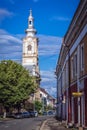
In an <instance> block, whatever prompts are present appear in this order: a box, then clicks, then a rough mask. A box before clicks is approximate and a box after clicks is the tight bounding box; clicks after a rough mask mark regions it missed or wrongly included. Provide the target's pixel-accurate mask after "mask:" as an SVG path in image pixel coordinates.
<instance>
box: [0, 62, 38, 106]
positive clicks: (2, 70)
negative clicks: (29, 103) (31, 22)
mask: <svg viewBox="0 0 87 130" xmlns="http://www.w3.org/2000/svg"><path fill="white" fill-rule="evenodd" d="M35 81H36V80H35V78H34V77H31V76H29V71H27V70H26V69H25V68H24V67H23V66H22V65H20V64H18V63H16V62H14V61H11V60H7V61H6V60H4V61H1V62H0V103H2V104H3V106H4V107H10V106H16V105H18V104H20V103H22V102H23V101H24V100H26V99H28V98H29V95H30V94H31V93H32V92H34V91H35V88H36V87H37V84H36V82H35Z"/></svg>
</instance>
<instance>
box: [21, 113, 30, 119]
mask: <svg viewBox="0 0 87 130" xmlns="http://www.w3.org/2000/svg"><path fill="white" fill-rule="evenodd" d="M22 117H23V118H29V117H30V113H29V112H27V111H26V112H22Z"/></svg>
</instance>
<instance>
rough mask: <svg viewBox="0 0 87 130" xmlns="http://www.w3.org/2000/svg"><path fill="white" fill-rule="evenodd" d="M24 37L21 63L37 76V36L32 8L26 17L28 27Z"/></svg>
mask: <svg viewBox="0 0 87 130" xmlns="http://www.w3.org/2000/svg"><path fill="white" fill-rule="evenodd" d="M25 32H26V37H25V38H23V56H22V65H23V66H24V67H25V68H26V69H27V70H29V73H30V74H31V75H33V76H36V77H39V76H40V74H39V65H38V38H37V37H36V36H35V34H36V29H34V18H33V16H32V10H30V15H29V18H28V29H26V31H25Z"/></svg>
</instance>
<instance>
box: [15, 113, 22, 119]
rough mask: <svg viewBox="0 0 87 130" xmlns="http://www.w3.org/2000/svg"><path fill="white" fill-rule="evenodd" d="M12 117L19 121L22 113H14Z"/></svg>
mask: <svg viewBox="0 0 87 130" xmlns="http://www.w3.org/2000/svg"><path fill="white" fill-rule="evenodd" d="M13 117H14V118H16V119H21V118H23V114H22V112H18V113H15V114H14V116H13Z"/></svg>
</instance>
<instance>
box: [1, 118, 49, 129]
mask: <svg viewBox="0 0 87 130" xmlns="http://www.w3.org/2000/svg"><path fill="white" fill-rule="evenodd" d="M47 118H49V117H48V116H40V117H36V118H24V119H12V120H9V121H0V130H38V129H39V128H40V126H41V124H42V122H43V121H44V120H46V119H47Z"/></svg>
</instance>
